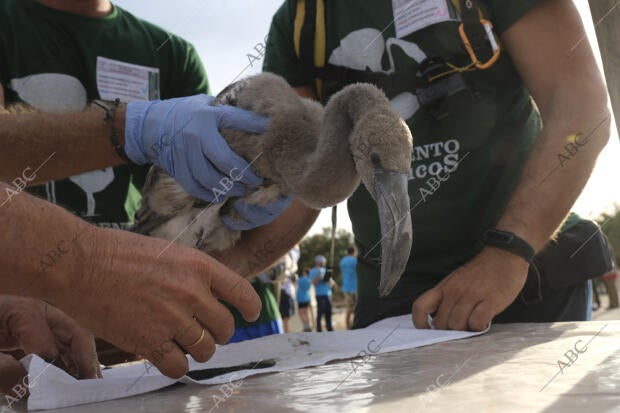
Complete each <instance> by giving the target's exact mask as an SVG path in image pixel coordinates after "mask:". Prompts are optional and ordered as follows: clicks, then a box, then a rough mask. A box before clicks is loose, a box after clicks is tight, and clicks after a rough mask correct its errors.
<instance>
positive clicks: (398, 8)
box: [392, 0, 456, 39]
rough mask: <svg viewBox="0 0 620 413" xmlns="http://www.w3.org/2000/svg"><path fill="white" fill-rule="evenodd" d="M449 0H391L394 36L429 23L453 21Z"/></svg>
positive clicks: (400, 36) (407, 33)
mask: <svg viewBox="0 0 620 413" xmlns="http://www.w3.org/2000/svg"><path fill="white" fill-rule="evenodd" d="M448 1H449V0H392V9H393V10H394V28H395V29H396V37H398V38H399V39H400V38H403V37H405V36H407V35H410V34H411V33H413V32H416V31H418V30H421V29H424V28H425V27H428V26H430V25H433V24H436V23H441V22H446V21H454V20H456V19H455V18H454V14H453V15H451V13H450V5H449V4H448Z"/></svg>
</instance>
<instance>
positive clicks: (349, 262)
mask: <svg viewBox="0 0 620 413" xmlns="http://www.w3.org/2000/svg"><path fill="white" fill-rule="evenodd" d="M355 255H356V251H355V247H354V246H350V247H349V248H347V255H346V256H344V257H342V259H341V260H340V272H341V273H342V292H343V293H344V305H345V307H346V313H345V321H346V325H347V330H350V329H351V318H352V316H353V312H354V311H355V304H356V303H357V273H356V272H355V267H357V258H356V257H355Z"/></svg>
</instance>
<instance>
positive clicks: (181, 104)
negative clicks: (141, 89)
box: [124, 95, 273, 221]
mask: <svg viewBox="0 0 620 413" xmlns="http://www.w3.org/2000/svg"><path fill="white" fill-rule="evenodd" d="M213 99H214V98H213V97H211V96H207V95H195V96H191V97H186V98H177V99H169V100H155V101H150V102H131V103H129V104H128V105H127V110H126V115H125V116H126V121H125V148H124V149H125V152H126V154H127V156H128V157H129V159H131V160H132V161H133V162H134V163H136V164H147V163H153V164H155V165H157V166H159V167H160V168H162V169H164V170H165V171H166V172H167V173H168V175H170V176H172V177H173V178H174V179H175V180H177V181H178V182H179V184H180V185H181V186H182V187H183V189H185V190H186V191H187V193H189V194H190V195H192V196H193V197H196V198H200V199H203V200H205V201H208V202H215V203H218V202H223V201H224V200H225V198H226V197H230V196H241V195H245V194H246V193H248V192H251V187H253V186H258V185H261V184H262V179H261V178H259V177H258V176H256V175H255V174H254V172H253V171H252V170H251V167H250V165H249V164H248V162H246V161H245V160H244V159H243V158H242V157H240V156H239V155H237V154H236V153H234V152H233V151H232V150H231V149H230V147H229V146H228V144H227V143H226V141H225V140H224V138H223V137H222V135H221V134H220V132H219V130H220V129H234V130H239V131H244V132H248V133H255V134H260V133H263V132H265V129H266V127H267V125H268V123H269V119H267V118H265V117H262V116H260V115H258V114H256V113H253V112H250V111H247V110H244V109H239V108H235V107H232V106H210V104H211V102H212V101H213ZM230 182H233V185H232V187H231V186H230V184H229V183H230ZM248 187H250V188H248ZM214 190H218V191H219V194H220V195H219V196H217V195H216V194H214ZM221 192H225V196H222V195H221ZM269 218H270V219H273V218H271V216H270V217H269ZM259 221H260V220H259Z"/></svg>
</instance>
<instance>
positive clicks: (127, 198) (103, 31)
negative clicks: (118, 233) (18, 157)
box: [0, 0, 208, 228]
mask: <svg viewBox="0 0 620 413" xmlns="http://www.w3.org/2000/svg"><path fill="white" fill-rule="evenodd" d="M0 82H1V84H2V87H3V88H4V91H5V99H6V103H7V104H11V103H14V102H26V103H28V104H30V105H32V106H34V107H35V108H37V109H40V110H43V111H46V112H66V111H79V110H82V109H83V108H84V107H85V105H86V104H87V102H88V101H90V100H93V99H114V98H116V97H118V98H120V99H121V100H122V101H124V102H128V101H132V100H153V99H160V98H161V99H167V98H174V97H180V96H189V95H194V94H197V93H207V92H208V83H207V77H206V74H205V71H204V68H203V66H202V63H201V61H200V59H199V57H198V54H197V53H196V51H195V49H194V47H193V46H192V45H191V44H189V43H187V42H186V41H185V40H183V39H181V38H179V37H177V36H174V35H172V34H170V33H168V32H166V31H165V30H163V29H161V28H159V27H157V26H155V25H153V24H150V23H147V22H145V21H143V20H140V19H138V18H136V17H134V16H133V15H131V14H130V13H128V12H126V11H125V10H123V9H121V8H119V7H114V10H113V11H112V13H111V14H110V15H108V16H106V17H102V18H92V17H84V16H78V15H75V14H69V13H64V12H61V11H58V10H55V9H51V8H48V7H45V6H43V5H41V4H39V3H37V2H36V1H34V0H2V2H0ZM102 121H103V111H102ZM84 139H90V137H89V136H84ZM62 149H63V148H58V149H57V151H59V152H60V151H62ZM147 170H148V166H128V165H126V166H120V167H116V168H107V169H105V170H101V171H93V172H89V173H86V174H81V175H78V176H74V177H71V178H69V179H64V180H60V181H55V182H49V183H47V184H45V185H41V186H38V187H34V188H31V189H30V191H31V192H33V193H35V194H37V195H40V196H42V197H44V198H46V199H48V200H49V201H52V202H54V203H57V204H59V205H62V206H64V207H66V208H67V209H69V210H70V211H72V212H74V213H75V214H77V215H79V216H81V217H83V218H85V219H88V220H90V221H92V222H94V223H97V224H98V225H100V226H107V227H114V228H126V226H127V225H128V223H129V222H131V221H133V215H134V212H135V210H136V208H137V206H138V203H139V201H140V192H139V189H140V188H141V187H142V184H143V181H144V177H145V175H146V171H147Z"/></svg>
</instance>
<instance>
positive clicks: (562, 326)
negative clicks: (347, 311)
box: [14, 321, 620, 413]
mask: <svg viewBox="0 0 620 413" xmlns="http://www.w3.org/2000/svg"><path fill="white" fill-rule="evenodd" d="M597 334H598V335H597ZM586 344H587V349H585V348H586V347H585V346H586ZM570 350H572V352H573V353H571V352H570ZM567 352H568V356H569V359H567V358H566V353H567ZM575 355H576V356H575ZM577 357H578V358H577ZM570 359H573V360H575V361H574V362H571V360H570ZM559 361H561V363H559ZM560 365H561V367H562V371H561V370H560V367H559V366H560ZM354 369H355V372H354ZM619 386H620V321H602V322H580V323H556V324H506V325H495V326H493V327H492V328H491V331H490V332H489V333H487V334H486V335H484V336H479V337H474V338H470V339H467V340H460V341H453V342H448V343H442V344H437V345H433V346H429V347H424V348H418V349H413V350H406V351H401V352H396V353H391V354H384V355H378V356H376V357H375V358H372V359H370V360H367V361H366V362H361V361H358V362H356V363H355V364H353V363H352V362H351V361H342V362H338V363H333V364H330V365H327V366H322V367H318V368H310V369H304V370H297V371H291V372H287V373H281V374H275V375H274V374H272V375H264V376H258V377H253V378H248V379H245V380H244V381H243V382H241V383H239V387H238V388H237V389H235V390H234V393H232V394H230V392H231V391H230V389H226V388H220V386H211V387H199V386H184V385H176V386H173V387H170V388H167V389H164V390H161V391H158V392H154V393H150V394H147V395H143V396H136V397H131V398H127V399H122V400H115V401H110V402H105V403H98V404H91V405H84V406H77V407H74V408H67V409H61V410H49V412H67V413H69V412H70V413H74V412H93V413H112V412H114V413H118V412H166V413H168V412H188V413H190V412H191V413H197V412H249V411H254V412H265V413H273V412H279V411H284V412H297V411H299V412H317V413H318V412H321V413H322V412H326V411H362V412H364V411H369V412H370V411H372V412H375V411H376V412H401V411H402V412H455V413H456V412H501V413H506V412H519V413H522V412H588V413H598V412H610V411H618V412H620V391H619ZM226 394H229V397H227V396H226ZM14 409H15V411H18V412H21V411H25V405H24V403H20V404H19V405H17V406H15V407H14Z"/></svg>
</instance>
